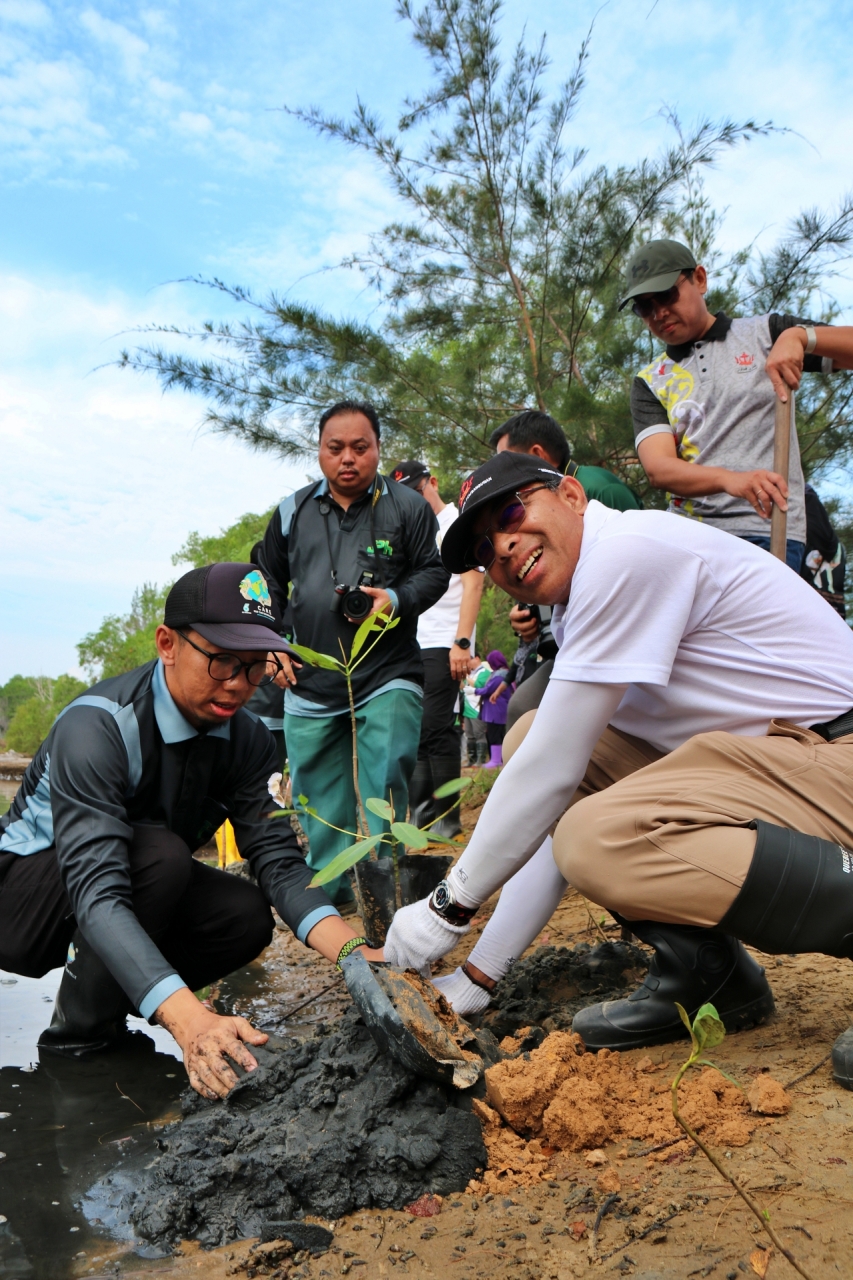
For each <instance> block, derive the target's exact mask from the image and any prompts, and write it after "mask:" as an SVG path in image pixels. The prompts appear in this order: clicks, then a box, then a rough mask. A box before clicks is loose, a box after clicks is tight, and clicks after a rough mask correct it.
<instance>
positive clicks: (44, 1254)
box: [0, 934, 342, 1280]
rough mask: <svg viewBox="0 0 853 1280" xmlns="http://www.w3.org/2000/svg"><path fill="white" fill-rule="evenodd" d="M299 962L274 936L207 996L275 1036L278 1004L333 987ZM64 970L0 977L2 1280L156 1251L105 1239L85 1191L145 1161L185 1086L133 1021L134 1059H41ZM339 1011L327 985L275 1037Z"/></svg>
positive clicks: (106, 1214)
mask: <svg viewBox="0 0 853 1280" xmlns="http://www.w3.org/2000/svg"><path fill="white" fill-rule="evenodd" d="M291 951H292V952H293V954H292V955H291V954H290V953H291ZM312 954H313V953H312ZM305 957H306V952H305V949H304V948H303V947H301V946H299V944H298V943H294V942H293V940H291V939H290V938H285V937H283V936H282V935H281V934H279V935H278V936H277V938H276V941H275V942H274V943H273V946H272V947H270V948H269V950H268V951H267V952H265V953H264V955H263V956H262V957H261V958H260V960H258V961H256V962H255V963H254V964H252V965H250V966H248V968H246V969H243V970H241V971H240V972H238V973H235V974H231V975H230V976H229V977H228V978H227V979H225V980H224V981H223V982H221V983H219V984H218V986H217V987H216V988H215V990H214V991H213V992H211V996H212V998H213V1000H212V1002H213V1004H214V1007H215V1008H216V1009H217V1010H218V1011H220V1012H223V1013H225V1012H232V1011H234V1012H240V1013H243V1014H245V1015H246V1016H248V1017H250V1018H251V1019H252V1020H253V1022H255V1023H256V1025H266V1027H267V1028H268V1029H270V1030H273V1029H276V1028H277V1026H278V1024H279V1023H280V1021H281V1012H282V1009H287V1008H290V1007H292V1006H293V1005H295V1004H299V1003H301V1000H304V999H305V998H309V999H310V997H311V995H312V994H314V993H315V992H317V991H319V990H321V989H322V988H323V987H324V986H326V985H329V984H330V983H331V982H333V981H334V978H333V976H332V975H331V974H327V973H326V971H325V969H323V970H322V971H320V972H318V971H317V966H316V965H302V964H301V963H300V962H301V961H302V960H303V958H305ZM61 975H62V970H61V969H56V970H54V971H53V972H51V973H49V974H47V975H46V976H45V977H43V978H40V979H34V978H24V977H18V976H16V975H14V974H6V973H3V972H2V971H0V1113H5V1114H3V1117H2V1118H0V1151H2V1152H3V1153H5V1154H4V1156H3V1157H2V1158H0V1218H2V1219H3V1220H2V1221H0V1278H2V1280H42V1278H43V1277H44V1280H66V1278H67V1277H69V1278H70V1277H72V1276H79V1275H87V1274H92V1275H102V1274H111V1273H112V1269H113V1267H114V1265H116V1263H115V1261H114V1260H115V1259H116V1258H117V1257H118V1256H119V1255H120V1254H124V1253H126V1252H127V1250H128V1248H129V1249H130V1250H131V1251H132V1255H131V1256H130V1257H127V1259H126V1261H123V1262H121V1264H120V1265H121V1270H122V1271H123V1270H125V1269H126V1268H132V1269H134V1270H136V1269H138V1268H140V1267H142V1269H143V1270H147V1269H148V1268H150V1266H151V1265H152V1263H151V1262H150V1261H147V1258H150V1257H151V1255H152V1253H153V1254H155V1255H156V1251H152V1250H149V1249H146V1248H145V1247H144V1246H141V1245H137V1244H135V1243H134V1240H133V1237H132V1234H130V1233H129V1232H127V1231H126V1230H122V1231H117V1232H114V1231H113V1228H114V1225H115V1224H114V1223H113V1222H112V1220H111V1209H110V1206H109V1205H108V1204H106V1203H105V1202H103V1201H102V1200H101V1201H98V1202H93V1201H91V1200H90V1199H89V1198H87V1193H88V1190H89V1188H90V1187H91V1186H92V1185H93V1184H94V1183H95V1182H97V1181H98V1180H99V1179H102V1178H104V1177H105V1176H112V1177H113V1178H114V1179H115V1180H116V1181H117V1182H121V1181H122V1173H121V1171H122V1169H123V1167H124V1166H125V1165H126V1164H127V1165H129V1164H133V1165H134V1166H138V1165H139V1164H140V1163H142V1164H144V1156H145V1153H146V1150H147V1149H148V1148H150V1149H151V1152H152V1158H153V1156H154V1154H155V1149H154V1137H155V1132H156V1131H157V1129H159V1127H160V1126H161V1125H162V1124H164V1123H166V1122H168V1121H169V1120H172V1119H174V1118H175V1117H176V1115H177V1102H178V1097H179V1095H180V1093H181V1092H182V1090H183V1089H184V1088H185V1087H186V1075H185V1073H184V1070H183V1066H182V1064H181V1062H180V1055H179V1051H178V1048H177V1045H176V1044H175V1042H174V1040H173V1039H172V1037H171V1036H170V1035H169V1034H168V1032H166V1031H164V1030H163V1029H162V1028H160V1027H150V1026H149V1025H148V1024H147V1023H145V1022H143V1021H142V1019H140V1018H132V1019H129V1025H130V1026H131V1027H132V1028H133V1029H134V1030H135V1031H137V1032H138V1034H139V1042H140V1044H141V1046H142V1047H141V1048H140V1049H138V1050H137V1051H135V1052H132V1053H121V1054H104V1055H99V1056H97V1057H95V1058H91V1059H89V1060H88V1061H86V1062H83V1063H80V1062H65V1061H63V1060H61V1059H57V1058H50V1057H48V1056H45V1057H44V1058H43V1059H42V1060H41V1061H40V1060H39V1052H38V1048H37V1041H38V1036H39V1033H40V1032H41V1031H42V1030H43V1029H44V1027H46V1026H47V1024H48V1023H49V1021H50V1015H51V1010H52V1007H53V1000H54V996H55V993H56V989H57V987H58V985H59V980H60V977H61ZM336 996H337V998H336ZM299 997H301V999H300V998H299ZM341 1007H342V1001H341V999H340V994H339V993H338V992H337V988H333V991H332V992H330V993H329V996H328V997H326V998H324V999H321V1000H320V1001H319V1002H318V1003H317V1004H314V1005H310V1004H309V1005H307V1006H306V1007H305V1008H304V1010H303V1011H298V1012H297V1013H296V1015H295V1017H294V1018H293V1019H292V1020H290V1019H289V1020H287V1021H286V1022H285V1023H284V1024H283V1026H281V1027H280V1032H281V1031H283V1032H284V1033H285V1034H293V1033H294V1032H295V1033H296V1034H297V1035H298V1034H300V1033H302V1034H304V1033H305V1032H306V1031H308V1029H309V1028H310V1027H311V1025H312V1023H314V1022H315V1020H317V1019H318V1018H321V1017H323V1016H325V1017H326V1018H327V1019H328V1018H329V1016H330V1014H333V1011H334V1010H337V1009H339V1008H341ZM113 1235H115V1236H117V1237H118V1240H116V1239H114V1238H111V1237H113ZM80 1254H85V1255H86V1256H85V1257H81V1256H79V1255H80Z"/></svg>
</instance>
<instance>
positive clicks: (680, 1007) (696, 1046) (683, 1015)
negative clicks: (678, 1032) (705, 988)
mask: <svg viewBox="0 0 853 1280" xmlns="http://www.w3.org/2000/svg"><path fill="white" fill-rule="evenodd" d="M675 1007H676V1009H677V1010H678V1016H679V1018H680V1019H681V1021H682V1022H683V1023H684V1025H685V1027H686V1028H687V1030H688V1031H689V1032H690V1039H691V1040H692V1041H693V1054H692V1055H691V1056H693V1057H695V1056H696V1054H697V1053H699V1041H698V1040H697V1039H696V1035H695V1033H694V1031H693V1028H692V1027H691V1025H690V1018H689V1016H688V1013H687V1010H686V1009H685V1007H684V1005H683V1004H679V1003H678V1001H677V1000H676V1002H675Z"/></svg>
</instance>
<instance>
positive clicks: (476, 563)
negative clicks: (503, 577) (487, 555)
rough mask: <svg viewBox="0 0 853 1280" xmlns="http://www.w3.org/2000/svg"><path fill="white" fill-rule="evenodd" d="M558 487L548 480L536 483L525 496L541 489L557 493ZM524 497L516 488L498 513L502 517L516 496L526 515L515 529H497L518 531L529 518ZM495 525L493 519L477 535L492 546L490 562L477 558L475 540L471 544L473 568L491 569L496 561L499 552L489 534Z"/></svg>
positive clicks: (470, 553) (479, 541) (502, 531)
mask: <svg viewBox="0 0 853 1280" xmlns="http://www.w3.org/2000/svg"><path fill="white" fill-rule="evenodd" d="M558 487H559V486H558V485H556V484H549V483H547V482H545V483H542V484H537V485H534V486H533V488H530V489H525V490H524V497H528V496H530V495H532V494H534V493H538V492H539V491H540V489H549V490H550V491H551V493H555V492H556V490H557V488H558ZM524 497H522V492H521V490H516V492H515V493H514V494H512V495H511V497H510V496H507V500H506V502H505V503H504V504H503V506H502V507H501V509H500V512H499V514H498V519H500V516H501V515H502V514H503V512H504V511H506V509H507V507H509V506H510V505H511V501H512V498H515V499H516V500H517V501H518V502H519V503H520V504H521V506H522V507H523V508H524V515H523V516H522V517H521V519H520V520H519V522H518V524H517V525H516V526H515V528H514V529H498V530H497V532H498V533H517V532H518V530H519V529H520V528H521V526H522V525H523V524H524V521H525V519H526V518H527V503H526V502H525V501H524ZM494 527H495V521H494V520H493V521H492V522H491V524H488V525H487V526H486V528H485V529H484V530H483V532H482V533H479V534H477V537H476V542H477V544H478V545H479V544H481V543H482V542H484V541H485V542H488V544H489V546H490V547H491V548H492V558H491V560H490V561H489V563H488V564H484V563H483V561H482V560H478V559H477V557H476V555H475V553H474V544H473V542H472V543H471V544H470V545H469V554H468V557H467V559H469V560H470V561H472V563H471V568H472V569H485V570H489V569H491V567H492V565H493V564H494V563H495V557H496V555H497V552H496V551H495V544H494V542H492V539H491V538H490V537H489V534H490V533H491V531H492V530H493V529H494Z"/></svg>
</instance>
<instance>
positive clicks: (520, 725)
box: [503, 711, 536, 764]
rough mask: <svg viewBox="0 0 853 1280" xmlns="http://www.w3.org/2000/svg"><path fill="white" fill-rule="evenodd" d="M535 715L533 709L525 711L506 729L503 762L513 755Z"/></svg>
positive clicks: (528, 730) (525, 735)
mask: <svg viewBox="0 0 853 1280" xmlns="http://www.w3.org/2000/svg"><path fill="white" fill-rule="evenodd" d="M535 716H536V712H535V711H525V713H524V715H523V716H521V717H520V718H519V719H518V720H516V722H515V724H514V725H513V726H512V728H511V729H509V730H508V731H507V734H506V737H505V738H504V740H503V762H504V764H506V763H507V761H509V760H510V759H511V757H512V756H514V755H515V753H516V751H517V750H518V748H519V747H520V746H521V744H522V742H523V741H524V739H525V738H526V737H527V735H528V733H529V732H530V726H531V725H532V724H533V720H534V718H535Z"/></svg>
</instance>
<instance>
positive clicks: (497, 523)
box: [468, 484, 551, 569]
mask: <svg viewBox="0 0 853 1280" xmlns="http://www.w3.org/2000/svg"><path fill="white" fill-rule="evenodd" d="M550 488H551V485H549V484H537V485H536V486H535V487H534V488H532V489H525V491H524V494H523V495H522V494H520V493H516V494H513V496H512V497H511V498H510V499H509V501H508V502H506V503H505V504H504V506H502V507H501V509H500V511H499V512H498V515H497V518H496V519H495V520H493V521H492V523H491V524H490V525H489V526H488V528H487V529H485V530H484V531H483V532H482V533H481V534H480V535H479V537H478V538H477V541H476V542H474V543H473V544H472V546H471V548H470V551H469V553H468V558H469V560H471V561H472V566H471V567H472V568H473V567H474V566H476V565H479V566H480V568H481V569H490V568H491V567H492V565H493V564H494V562H495V548H494V543H493V542H492V539H491V536H490V535H491V534H492V533H515V531H516V530H517V529H520V528H521V526H522V525H523V524H524V517H525V516H526V515H527V504H526V502H525V500H524V499H525V498H529V497H530V496H531V495H532V494H534V493H538V492H539V490H540V489H550Z"/></svg>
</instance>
